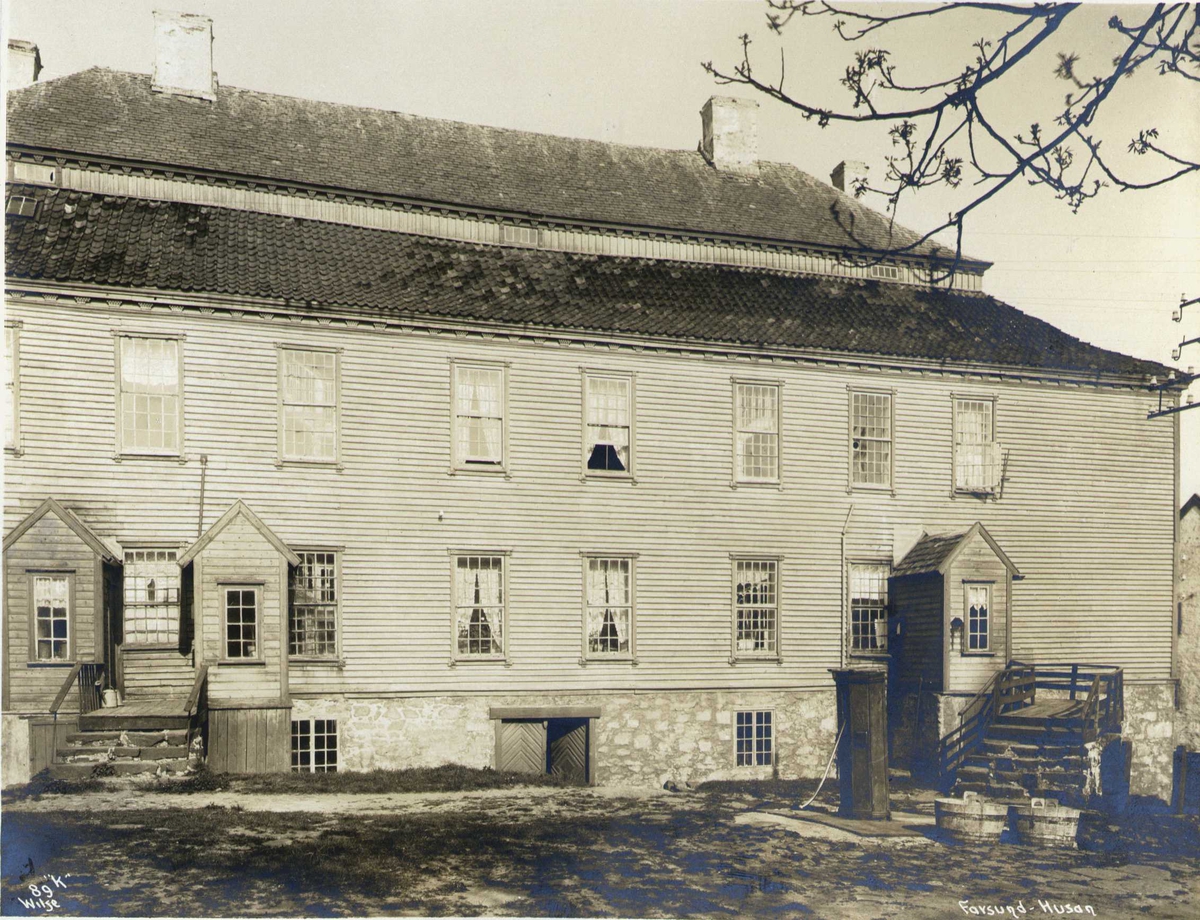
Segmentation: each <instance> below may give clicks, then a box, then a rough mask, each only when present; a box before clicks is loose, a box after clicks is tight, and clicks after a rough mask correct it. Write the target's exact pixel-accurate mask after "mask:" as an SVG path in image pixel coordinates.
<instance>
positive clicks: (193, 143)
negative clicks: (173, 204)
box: [8, 68, 988, 267]
mask: <svg viewBox="0 0 1200 920" xmlns="http://www.w3.org/2000/svg"><path fill="white" fill-rule="evenodd" d="M698 135H699V125H697V136H698ZM8 142H9V143H10V144H17V145H23V146H28V147H33V148H39V149H49V150H61V151H69V152H74V153H79V154H88V155H91V156H96V157H112V158H118V159H122V160H132V161H135V162H147V163H155V164H168V165H177V166H182V167H190V168H193V169H199V170H210V171H216V172H220V173H231V174H236V175H239V176H250V177H262V178H270V179H274V180H278V181H281V182H284V183H289V182H290V183H296V184H301V185H317V186H321V187H334V188H338V189H345V190H354V191H359V192H365V193H375V194H381V195H387V196H396V197H400V198H405V199H415V200H420V201H425V202H438V203H444V204H453V205H457V206H460V207H463V208H467V209H471V208H474V209H481V210H486V211H491V212H501V213H516V214H522V215H531V216H534V217H547V218H559V219H560V220H563V221H566V222H571V221H576V222H581V223H599V224H604V225H616V226H626V227H638V228H647V229H650V228H657V229H661V230H667V231H679V232H690V233H691V234H692V235H700V236H724V237H730V236H733V237H750V238H754V239H762V240H775V241H781V242H788V243H807V244H811V245H814V246H819V247H822V248H833V249H836V250H842V249H847V248H850V249H860V248H862V247H863V246H864V245H865V246H867V247H876V248H878V247H884V246H887V245H888V241H889V222H888V220H887V218H886V217H884V216H883V215H881V214H879V213H877V212H875V211H873V210H871V209H870V208H868V207H866V206H864V205H863V204H862V203H860V202H858V201H855V200H854V198H853V197H851V196H847V195H844V194H842V193H841V192H839V191H837V190H836V189H834V188H833V187H832V186H830V185H827V184H826V183H824V182H819V181H817V180H816V179H814V178H813V177H812V176H809V175H807V174H806V173H803V172H801V171H800V170H798V169H796V168H795V167H794V166H791V165H789V164H784V163H773V162H763V163H761V168H760V171H759V174H758V176H757V177H754V178H746V177H743V176H737V175H731V174H727V173H721V172H718V171H717V170H715V169H713V168H712V167H711V166H710V165H708V163H707V162H706V161H705V160H704V158H703V157H702V156H701V155H700V154H699V153H698V152H697V151H694V150H693V151H687V150H663V149H658V148H652V147H633V146H626V145H621V144H610V143H602V142H600V141H592V140H581V139H578V138H565V137H555V136H552V135H547V134H534V133H530V132H525V131H513V130H508V129H503V128H491V127H484V126H481V125H470V124H464V123H462V122H453V121H443V120H438V119H433V118H422V117H418V116H415V115H404V114H401V113H397V112H388V111H383V110H380V109H369V108H360V107H356V106H349V105H337V104H333V103H329V102H317V101H314V100H309V99H299V98H295V97H291V96H278V95H273V94H270V93H261V92H254V91H250V90H243V89H236V88H233V87H220V88H219V89H218V91H217V98H216V101H215V102H211V103H210V102H205V101H202V100H197V99H189V98H184V97H181V96H175V95H168V94H163V93H155V92H152V91H151V89H150V77H149V76H146V75H144V74H132V73H122V72H117V71H111V70H104V69H100V68H93V69H91V70H86V71H83V72H81V73H76V74H72V75H70V76H66V77H61V78H59V79H56V80H50V81H46V82H42V83H35V84H33V85H31V86H29V87H26V88H24V89H21V90H18V91H15V92H11V93H9V94H8ZM916 238H917V236H916V235H915V234H913V233H912V232H911V231H909V230H905V229H903V228H896V229H895V231H894V236H893V237H891V238H890V239H891V240H892V244H893V245H906V244H908V243H911V242H912V241H914V240H915V239H916ZM935 250H940V251H941V252H943V253H945V254H947V255H949V251H948V250H946V249H944V248H942V247H937V246H934V245H932V244H925V245H923V246H922V247H921V248H920V249H918V250H916V252H917V253H918V254H929V253H931V252H933V251H935ZM987 264H988V263H979V267H986V265H987Z"/></svg>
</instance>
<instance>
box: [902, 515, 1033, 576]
mask: <svg viewBox="0 0 1200 920" xmlns="http://www.w3.org/2000/svg"><path fill="white" fill-rule="evenodd" d="M976 534H978V535H979V536H981V537H983V539H984V542H986V543H987V545H988V546H989V547H991V550H992V552H994V553H995V554H996V558H998V559H999V560H1000V561H1001V562H1002V563H1004V567H1005V568H1006V569H1008V571H1009V572H1010V573H1011V574H1012V577H1013V578H1014V579H1020V578H1022V577H1023V576H1022V575H1021V572H1020V570H1019V569H1018V568H1017V567H1016V565H1014V564H1013V561H1012V560H1011V559H1009V558H1008V555H1007V554H1006V553H1005V552H1004V550H1002V549H1001V548H1000V544H998V543H997V542H996V540H995V538H994V537H992V535H991V534H990V533H988V531H987V528H986V527H984V526H983V524H981V523H980V522H978V521H976V522H975V523H974V524H972V525H971V527H970V529H968V530H964V531H962V532H961V533H951V534H925V535H924V536H922V537H921V539H920V540H918V541H917V543H916V545H915V546H913V548H912V549H910V550H909V551H908V554H907V555H906V556H905V557H904V558H903V559H901V560H900V562H899V564H897V566H896V568H895V569H893V570H892V577H894V578H903V577H906V576H909V575H929V574H932V573H934V572H937V573H938V574H939V575H945V574H946V572H948V571H949V570H950V566H951V565H953V564H954V560H955V559H957V558H958V556H959V554H960V553H962V551H963V550H964V549H965V548H966V547H967V544H969V543H970V542H971V538H972V537H974V536H975V535H976Z"/></svg>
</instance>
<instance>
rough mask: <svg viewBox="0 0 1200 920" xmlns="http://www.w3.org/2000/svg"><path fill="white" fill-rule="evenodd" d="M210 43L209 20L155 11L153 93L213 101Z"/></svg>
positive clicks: (210, 22) (214, 82)
mask: <svg viewBox="0 0 1200 920" xmlns="http://www.w3.org/2000/svg"><path fill="white" fill-rule="evenodd" d="M212 43H213V34H212V20H211V19H209V18H208V17H207V16H200V15H197V14H195V13H171V12H164V11H162V10H155V11H154V82H153V89H154V91H155V92H158V93H173V94H174V95H177V96H191V97H193V98H196V99H207V100H209V101H210V102H211V101H212V100H214V99H216V98H217V95H216V87H217V78H216V74H214V73H213V67H212Z"/></svg>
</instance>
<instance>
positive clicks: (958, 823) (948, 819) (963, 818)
mask: <svg viewBox="0 0 1200 920" xmlns="http://www.w3.org/2000/svg"><path fill="white" fill-rule="evenodd" d="M934 814H935V815H936V816H937V826H938V829H939V830H942V831H945V832H946V833H947V834H949V835H950V836H952V837H955V838H957V839H960V840H971V841H979V842H995V841H997V840H999V839H1000V835H1001V834H1002V833H1004V829H1005V828H1006V827H1007V826H1008V806H1007V805H1002V804H999V803H997V802H989V801H988V800H987V799H981V798H980V797H979V793H977V792H964V793H963V797H962V798H961V799H952V798H942V799H934Z"/></svg>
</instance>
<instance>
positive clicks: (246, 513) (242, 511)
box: [179, 498, 300, 568]
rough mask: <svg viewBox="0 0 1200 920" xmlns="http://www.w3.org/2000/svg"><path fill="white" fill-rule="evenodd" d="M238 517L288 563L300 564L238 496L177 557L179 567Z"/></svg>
mask: <svg viewBox="0 0 1200 920" xmlns="http://www.w3.org/2000/svg"><path fill="white" fill-rule="evenodd" d="M239 517H244V518H245V519H246V520H247V521H249V522H250V524H251V525H252V526H253V527H254V529H255V530H257V531H258V532H259V533H260V534H262V535H263V538H264V539H265V540H266V541H267V542H268V543H270V544H271V545H272V546H273V547H275V549H276V550H278V551H279V555H281V556H283V557H284V558H285V559H287V561H288V562H289V563H290V564H292V565H299V564H300V557H299V556H297V555H296V554H295V553H294V552H293V551H292V550H291V549H289V548H288V545H287V544H286V543H284V542H283V541H282V540H281V539H279V537H278V536H277V535H276V533H275V531H273V530H272V529H271V528H270V527H268V526H267V525H266V524H264V523H263V521H262V518H260V517H259V516H258V515H257V514H255V513H254V512H253V511H251V510H250V506H249V505H247V504H246V503H245V502H243V501H242V500H241V499H240V498H239V499H238V500H237V501H235V502H234V503H233V504H232V505H230V506H229V510H228V511H226V512H225V513H224V514H222V515H221V516H220V517H219V518H218V519H217V520H216V522H215V523H214V524H213V525H212V526H211V527H210V528H208V530H206V531H205V532H204V536H202V537H201V538H200V539H199V540H197V541H196V542H195V543H193V544H192V545H191V546H190V547H188V549H187V551H186V552H184V553H183V555H181V556H180V557H179V567H180V568H183V567H184V566H186V565H188V564H189V563H190V562H191V561H192V560H193V559H195V558H196V557H197V556H198V555H199V554H200V553H202V552H204V549H205V548H206V547H207V546H208V545H209V544H210V543H212V541H213V540H215V539H216V538H217V536H218V535H219V534H220V533H221V531H222V530H224V529H225V528H226V527H228V526H229V525H230V524H232V523H233V522H234V521H235V520H237V518H239Z"/></svg>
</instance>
